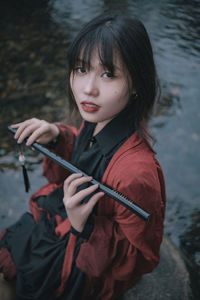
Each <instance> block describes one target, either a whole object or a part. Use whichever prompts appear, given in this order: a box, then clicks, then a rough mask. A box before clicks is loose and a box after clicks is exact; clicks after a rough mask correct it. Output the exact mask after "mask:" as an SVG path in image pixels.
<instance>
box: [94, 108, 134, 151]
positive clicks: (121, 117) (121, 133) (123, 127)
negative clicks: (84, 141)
mask: <svg viewBox="0 0 200 300" xmlns="http://www.w3.org/2000/svg"><path fill="white" fill-rule="evenodd" d="M131 115H133V112H132V111H131V107H130V106H128V107H126V108H125V109H124V110H123V111H122V112H120V113H119V114H118V115H117V116H116V117H115V118H113V119H112V120H111V121H110V122H109V123H108V124H107V125H106V126H105V127H104V128H103V129H102V130H101V131H100V132H99V133H98V134H97V135H95V136H94V137H92V138H91V139H90V140H92V141H93V143H94V142H97V143H98V144H99V148H100V149H101V151H102V153H103V155H107V154H109V152H111V150H112V149H113V148H114V147H115V146H117V145H118V144H121V143H123V141H124V140H126V139H127V138H128V137H129V136H130V135H131V134H132V133H133V132H134V126H133V125H132V124H133V120H132V119H131ZM90 124H91V126H92V127H94V128H95V126H96V124H94V123H90Z"/></svg>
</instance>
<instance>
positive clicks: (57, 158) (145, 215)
mask: <svg viewBox="0 0 200 300" xmlns="http://www.w3.org/2000/svg"><path fill="white" fill-rule="evenodd" d="M8 130H9V131H10V132H11V133H13V134H15V133H16V130H15V129H13V128H12V127H10V126H8ZM31 147H33V148H34V149H36V150H37V151H39V152H41V153H42V154H44V155H45V156H47V157H48V158H50V159H51V160H53V161H54V162H56V163H57V164H59V165H60V166H62V167H63V168H65V169H67V170H68V171H69V172H70V173H81V174H83V176H86V177H87V176H89V175H87V174H86V173H85V172H82V171H81V170H79V169H78V168H76V167H75V166H74V165H72V164H71V163H70V162H68V161H66V160H64V159H63V158H61V157H60V156H58V155H56V154H55V153H53V152H51V151H49V150H48V149H47V148H45V147H44V146H42V145H41V144H39V143H37V142H34V143H33V144H32V145H31ZM90 183H91V184H98V188H99V190H101V191H103V192H104V193H105V194H107V195H108V196H110V197H111V198H113V199H114V200H116V201H118V202H119V203H120V204H122V205H123V206H125V207H126V208H127V209H129V210H131V211H132V212H133V213H135V214H136V215H137V216H138V217H140V218H142V219H143V220H145V221H148V220H149V217H150V214H149V213H147V212H146V211H144V210H143V209H142V208H140V207H139V206H138V205H136V204H134V203H133V202H132V201H131V200H129V199H128V198H127V197H125V196H124V195H122V194H120V193H119V192H117V191H115V190H113V189H112V188H110V187H108V186H106V185H104V184H102V183H100V182H98V181H97V180H95V179H92V180H91V181H90Z"/></svg>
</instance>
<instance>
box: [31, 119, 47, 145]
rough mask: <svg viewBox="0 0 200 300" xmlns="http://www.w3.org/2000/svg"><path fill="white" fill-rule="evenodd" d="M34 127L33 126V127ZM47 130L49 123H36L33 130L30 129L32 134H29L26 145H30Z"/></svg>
mask: <svg viewBox="0 0 200 300" xmlns="http://www.w3.org/2000/svg"><path fill="white" fill-rule="evenodd" d="M33 128H34V127H33ZM48 131H49V124H45V123H44V124H43V125H42V124H41V123H40V124H38V125H37V126H36V127H35V129H34V130H32V134H31V135H30V136H29V138H28V140H27V142H26V145H27V146H30V145H31V144H33V143H34V142H35V141H36V140H37V139H39V138H40V137H42V136H43V135H44V134H45V133H48Z"/></svg>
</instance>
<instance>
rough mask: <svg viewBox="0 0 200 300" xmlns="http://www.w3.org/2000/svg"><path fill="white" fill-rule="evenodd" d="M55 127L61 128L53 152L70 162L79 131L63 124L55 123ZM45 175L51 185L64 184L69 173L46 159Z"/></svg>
mask: <svg viewBox="0 0 200 300" xmlns="http://www.w3.org/2000/svg"><path fill="white" fill-rule="evenodd" d="M55 125H56V126H57V127H58V128H59V131H60V134H59V138H58V142H57V144H56V147H55V148H54V149H53V150H52V149H51V151H53V152H55V153H56V154H57V155H58V156H61V157H62V158H63V159H66V160H69V159H70V156H71V153H72V150H73V147H74V143H75V140H76V137H77V135H78V132H79V131H78V130H77V128H75V127H72V126H68V125H65V124H62V123H55ZM43 175H44V176H45V177H46V178H47V180H48V182H49V183H56V184H60V183H63V181H64V180H65V178H66V177H67V176H68V175H69V172H68V171H67V170H66V169H64V168H63V167H61V166H60V165H58V164H56V163H55V162H53V161H52V160H50V159H49V158H47V157H44V160H43Z"/></svg>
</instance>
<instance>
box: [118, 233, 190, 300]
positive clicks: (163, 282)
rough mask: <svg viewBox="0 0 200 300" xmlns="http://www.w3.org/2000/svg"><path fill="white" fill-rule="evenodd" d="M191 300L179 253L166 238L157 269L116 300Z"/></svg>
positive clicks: (186, 272) (188, 282) (185, 273)
mask: <svg viewBox="0 0 200 300" xmlns="http://www.w3.org/2000/svg"><path fill="white" fill-rule="evenodd" d="M131 299H133V300H148V299H151V300H167V299H169V300H179V299H180V300H191V299H193V295H192V291H191V288H190V278H189V273H188V271H187V269H186V266H185V263H184V261H183V258H182V256H181V254H180V252H179V251H178V250H177V249H176V248H175V246H173V244H172V243H171V242H170V240H169V238H168V237H166V236H165V237H164V239H163V242H162V246H161V258H160V263H159V265H158V267H157V268H156V269H155V270H154V271H153V272H152V273H150V274H146V275H144V276H143V277H142V279H141V280H140V281H138V282H137V283H136V284H135V285H134V286H133V287H132V288H131V289H130V290H128V291H127V292H126V293H125V294H124V295H123V296H122V297H120V299H118V300H131Z"/></svg>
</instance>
